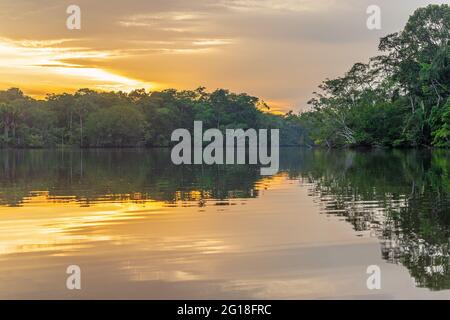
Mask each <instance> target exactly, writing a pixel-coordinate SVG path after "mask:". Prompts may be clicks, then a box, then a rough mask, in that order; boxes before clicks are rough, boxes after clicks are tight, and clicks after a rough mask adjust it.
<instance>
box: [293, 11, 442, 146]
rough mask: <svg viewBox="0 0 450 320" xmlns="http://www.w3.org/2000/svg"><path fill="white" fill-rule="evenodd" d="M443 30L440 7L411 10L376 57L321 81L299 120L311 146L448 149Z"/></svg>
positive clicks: (381, 41) (387, 37)
mask: <svg viewBox="0 0 450 320" xmlns="http://www.w3.org/2000/svg"><path fill="white" fill-rule="evenodd" d="M449 30H450V8H449V6H448V5H429V6H427V7H425V8H419V9H417V10H416V11H415V12H414V14H413V15H412V16H411V17H410V18H409V20H408V22H407V24H406V26H405V28H404V30H402V31H401V32H398V33H394V34H390V35H387V36H386V37H384V38H382V39H381V40H380V44H379V49H380V51H381V52H383V53H384V54H383V55H380V56H377V57H374V58H372V59H371V60H370V62H369V63H368V64H362V63H356V64H355V65H354V66H353V67H352V68H351V69H350V70H349V71H348V72H347V73H346V74H345V75H344V76H343V77H340V78H337V79H332V80H330V79H327V80H326V81H324V82H323V83H322V84H321V85H320V87H319V88H320V89H321V92H320V93H315V98H313V99H312V100H311V101H310V105H311V106H312V109H311V110H310V111H308V112H305V113H303V114H301V115H300V118H301V122H302V123H303V125H304V126H305V127H306V128H308V130H309V134H310V136H311V138H312V139H313V140H314V141H315V143H316V144H319V145H327V146H328V147H334V146H355V145H367V146H393V147H398V146H409V147H419V146H432V145H434V146H438V147H449V146H450V145H449V125H450V122H449V120H450V118H449V112H448V99H449V93H450V89H449V87H450V64H449V62H450V31H449ZM446 101H447V104H445V102H446Z"/></svg>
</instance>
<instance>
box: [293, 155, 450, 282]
mask: <svg viewBox="0 0 450 320" xmlns="http://www.w3.org/2000/svg"><path fill="white" fill-rule="evenodd" d="M448 156H449V153H448V152H447V151H442V150H441V151H433V152H431V151H408V152H402V151H398V150H396V151H373V152H354V151H333V152H327V151H318V150H315V151H313V152H307V153H304V152H300V153H299V154H298V157H300V159H302V160H301V162H302V164H303V167H302V168H301V169H300V170H298V173H299V175H300V176H301V178H302V182H303V183H310V184H311V194H312V195H314V196H316V197H317V199H319V201H320V204H321V207H322V209H323V211H324V212H325V213H327V214H334V215H337V216H341V217H343V218H344V219H345V220H346V221H347V222H349V223H351V224H352V225H353V227H354V229H355V230H356V231H370V232H371V234H373V235H376V236H377V237H378V238H379V239H380V243H381V254H382V257H383V259H385V260H387V261H389V262H391V263H401V264H403V265H404V266H406V267H407V268H408V270H409V271H410V273H411V275H412V276H413V277H414V279H415V281H416V283H417V285H418V286H420V287H427V288H430V289H432V290H442V289H450V266H449V265H450V158H449V157H448ZM294 170H295V169H294ZM293 176H295V174H293Z"/></svg>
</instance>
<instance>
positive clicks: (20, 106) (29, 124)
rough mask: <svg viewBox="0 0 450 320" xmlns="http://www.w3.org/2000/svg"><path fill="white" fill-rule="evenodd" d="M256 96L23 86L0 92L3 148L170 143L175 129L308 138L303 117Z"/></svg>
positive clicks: (292, 141)
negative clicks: (44, 91)
mask: <svg viewBox="0 0 450 320" xmlns="http://www.w3.org/2000/svg"><path fill="white" fill-rule="evenodd" d="M266 108H268V107H267V106H266V105H265V104H264V103H263V102H261V101H259V99H258V98H255V97H252V96H249V95H247V94H245V93H242V94H236V93H231V92H229V91H228V90H224V89H218V90H216V91H214V92H211V93H208V92H206V91H205V88H198V89H196V90H193V91H177V90H174V89H168V90H164V91H160V92H146V91H145V90H144V89H139V90H135V91H132V92H130V93H128V94H127V93H123V92H96V91H92V90H89V89H81V90H79V91H77V92H75V93H74V94H67V93H64V94H60V95H55V94H51V95H48V96H47V98H46V100H45V101H37V100H34V99H31V98H29V97H27V96H24V95H23V93H22V92H21V91H20V90H19V89H9V90H6V91H0V130H1V131H0V147H39V148H40V147H55V146H80V147H132V146H133V147H134V146H169V145H170V143H171V141H170V137H171V134H172V132H173V130H175V129H177V128H186V129H192V128H193V124H194V121H195V120H199V121H203V126H204V129H205V130H206V129H208V128H219V129H221V130H225V129H226V128H242V129H248V128H254V129H259V128H274V129H280V131H281V141H280V143H281V144H282V145H299V144H304V143H305V141H307V138H305V135H306V134H305V132H304V130H303V129H302V127H301V124H300V121H299V118H298V117H297V116H296V115H294V114H292V113H289V114H287V115H285V116H280V115H274V114H271V113H268V112H265V111H266Z"/></svg>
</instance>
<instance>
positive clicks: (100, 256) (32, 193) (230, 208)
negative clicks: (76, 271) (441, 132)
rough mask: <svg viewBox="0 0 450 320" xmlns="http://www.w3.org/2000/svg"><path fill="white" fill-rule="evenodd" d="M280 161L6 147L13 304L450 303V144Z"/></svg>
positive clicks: (0, 279) (0, 270)
mask: <svg viewBox="0 0 450 320" xmlns="http://www.w3.org/2000/svg"><path fill="white" fill-rule="evenodd" d="M280 160H281V170H280V173H279V174H278V175H276V176H273V177H261V176H259V168H258V167H257V166H244V165H240V166H187V167H177V166H173V165H171V164H170V153H169V150H164V149H162V150H159V149H154V150H119V151H115V150H89V151H86V150H84V151H82V152H81V151H64V152H62V151H48V150H28V151H6V150H3V151H0V298H3V299H4V298H7V299H9V298H42V299H46V298H138V299H139V298H143V299H159V298H161V299H162V298H191V299H197V298H257V299H259V298H262V299H265V298H287V299H302V298H308V299H309V298H324V299H329V298H373V299H378V298H446V299H450V265H449V256H450V249H449V245H450V153H449V152H448V151H442V150H440V151H433V152H431V151H399V150H394V151H370V152H357V151H326V150H305V149H290V148H287V149H282V151H281V159H280ZM73 264H76V265H79V266H80V267H81V270H82V290H79V291H77V290H74V291H70V290H67V289H66V278H67V276H68V275H67V274H66V268H67V266H69V265H73ZM369 265H378V266H379V267H380V268H381V290H368V289H367V286H366V280H367V277H368V276H369V275H368V274H366V269H367V267H368V266H369Z"/></svg>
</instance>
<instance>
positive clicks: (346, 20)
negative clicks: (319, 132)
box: [0, 0, 446, 110]
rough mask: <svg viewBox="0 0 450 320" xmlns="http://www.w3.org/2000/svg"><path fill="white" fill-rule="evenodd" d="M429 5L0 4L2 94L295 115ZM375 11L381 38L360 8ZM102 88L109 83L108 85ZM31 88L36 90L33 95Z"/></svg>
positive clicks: (179, 0)
mask: <svg viewBox="0 0 450 320" xmlns="http://www.w3.org/2000/svg"><path fill="white" fill-rule="evenodd" d="M445 2H446V1H445V0H442V1H429V0H398V1H389V0H198V1H185V0H151V1H149V0H129V1H126V2H124V1H122V0H96V1H92V0H77V5H79V6H80V7H81V12H82V28H81V30H67V28H66V27H65V22H66V18H67V14H66V7H67V6H68V5H69V4H71V3H69V2H67V1H59V0H41V1H31V0H21V1H17V0H2V1H1V3H0V38H1V39H0V63H1V64H0V86H1V87H2V88H4V87H6V86H11V85H14V86H19V85H20V86H26V88H23V89H24V90H25V92H27V88H28V91H30V92H31V91H32V92H36V91H42V90H48V91H61V90H72V89H75V88H77V87H79V86H87V85H91V86H93V87H95V88H117V87H121V88H134V87H135V86H143V87H146V88H148V87H151V86H153V87H154V88H156V87H158V88H161V87H163V86H174V87H176V88H181V89H189V88H195V87H197V86H199V85H203V86H206V87H208V88H209V89H211V90H213V89H215V88H218V87H225V88H229V89H231V90H235V91H239V92H243V91H244V92H248V93H249V94H252V95H256V96H259V97H261V98H263V99H264V100H266V101H271V102H273V103H275V104H277V105H278V107H279V108H285V109H286V110H287V109H291V108H292V109H295V110H298V109H301V108H303V107H304V106H305V104H306V101H307V100H309V98H310V96H311V92H312V91H314V90H315V89H316V86H317V85H318V84H319V83H320V82H321V81H322V80H323V79H324V78H326V77H335V76H338V75H340V74H342V73H344V72H345V71H346V70H347V69H348V68H349V67H351V65H352V63H354V62H358V61H367V60H368V59H369V57H370V56H372V55H374V54H376V50H377V44H378V39H379V37H381V36H383V35H385V34H388V33H391V32H394V31H397V30H399V29H400V28H401V27H402V26H403V25H404V23H405V22H406V20H407V18H408V16H409V15H410V14H412V12H413V11H414V9H415V8H417V7H419V6H424V5H427V4H429V3H445ZM371 4H376V5H379V6H380V7H381V9H382V30H380V31H370V30H368V29H367V28H366V19H367V14H366V8H367V6H368V5H371ZM108 79H109V81H108ZM37 88H38V89H37Z"/></svg>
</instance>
